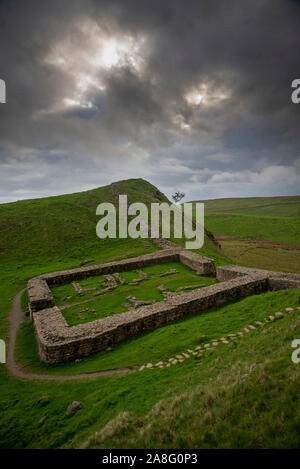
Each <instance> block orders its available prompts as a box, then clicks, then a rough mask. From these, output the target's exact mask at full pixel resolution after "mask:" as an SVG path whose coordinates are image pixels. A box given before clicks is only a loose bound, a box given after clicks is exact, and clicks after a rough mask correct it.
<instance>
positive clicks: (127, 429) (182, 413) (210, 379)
mask: <svg viewBox="0 0 300 469" xmlns="http://www.w3.org/2000/svg"><path fill="white" fill-rule="evenodd" d="M299 329H300V321H299V316H297V315H296V314H292V315H291V316H290V317H289V318H286V319H283V320H279V321H277V322H276V323H274V324H272V326H267V327H266V329H265V330H266V334H262V333H261V332H254V333H253V335H252V334H251V335H250V334H249V335H248V336H247V337H244V338H243V339H242V340H240V341H236V342H235V343H231V344H230V345H229V346H228V348H227V349H226V353H225V352H224V353H222V352H221V350H220V351H219V352H218V353H216V354H212V355H211V356H209V357H207V358H205V359H201V360H199V361H198V363H197V360H191V361H190V360H188V361H187V363H185V364H184V365H183V366H178V367H176V365H175V366H173V367H171V369H170V371H166V370H161V373H160V371H148V370H147V371H145V372H143V373H144V374H145V376H148V380H149V381H148V383H149V384H150V380H151V382H154V381H155V379H157V381H158V382H159V383H161V380H162V379H166V376H168V379H169V380H170V381H171V379H172V378H173V379H174V375H175V374H176V378H180V376H182V373H183V370H184V373H185V374H184V380H185V386H184V387H183V388H182V389H181V390H180V389H178V385H177V386H176V384H175V382H174V385H173V386H174V388H173V390H175V389H176V391H175V393H174V394H173V393H172V394H173V395H171V393H170V395H169V396H166V395H165V393H163V392H162V393H161V395H160V399H158V400H157V402H156V404H155V405H153V406H152V407H151V409H150V410H149V411H148V412H147V413H146V414H145V413H144V412H141V411H132V409H131V408H130V406H124V405H123V406H122V410H121V411H120V412H119V414H118V415H117V416H116V417H115V418H114V419H111V420H110V421H109V422H108V423H107V424H106V425H105V423H104V422H103V420H102V418H101V419H100V421H99V424H98V425H97V424H94V429H95V430H94V434H92V436H87V438H85V439H84V438H83V435H79V436H77V435H76V436H75V438H74V439H73V440H72V441H71V442H70V443H69V444H68V446H70V447H74V446H75V447H78V446H79V447H81V448H108V447H109V448H110V449H113V448H183V449H186V448H202V449H205V448H237V449H241V448H249V449H255V448H261V449H263V448H298V449H299V447H300V431H299V430H300V426H299V417H300V408H299V382H300V366H299V364H298V365H296V364H294V363H293V362H292V360H291V352H292V349H291V342H292V340H293V338H294V337H295V336H297V335H298V336H299ZM165 371H166V373H165ZM141 374H142V373H141ZM162 376H163V377H162ZM142 378H144V377H142ZM152 380H153V381H152ZM174 381H175V380H174ZM151 391H152V393H155V392H157V387H156V386H154V388H153V387H151ZM88 433H89V432H86V434H88Z"/></svg>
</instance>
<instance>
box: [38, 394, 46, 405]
mask: <svg viewBox="0 0 300 469" xmlns="http://www.w3.org/2000/svg"><path fill="white" fill-rule="evenodd" d="M48 402H49V397H48V396H41V397H39V398H38V400H37V403H38V404H42V405H46V404H48Z"/></svg>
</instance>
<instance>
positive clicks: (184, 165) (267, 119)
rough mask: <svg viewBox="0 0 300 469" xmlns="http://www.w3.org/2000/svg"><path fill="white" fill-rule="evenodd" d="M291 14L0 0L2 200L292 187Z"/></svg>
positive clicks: (282, 9) (235, 6) (294, 17)
mask: <svg viewBox="0 0 300 469" xmlns="http://www.w3.org/2000/svg"><path fill="white" fill-rule="evenodd" d="M299 16H300V7H299V2H297V1H292V0H290V1H289V0H272V1H271V0H254V1H247V2H240V1H238V0H235V1H231V0H229V1H226V2H225V1H223V0H222V1H216V0H210V1H209V2H207V1H199V0H197V1H188V2H183V1H182V0H180V1H179V0H177V1H176V0H172V1H168V0H164V1H163V2H162V1H157V0H152V1H151V2H149V1H146V0H136V1H133V0H132V1H130V0H126V1H124V0H122V1H121V0H118V1H115V0H97V1H92V0H87V1H81V0H71V1H68V2H61V1H58V0H54V1H51V2H50V1H44V2H38V1H37V0H28V1H26V2H22V1H17V0H11V1H10V0H7V1H4V2H0V64H1V70H0V76H1V78H3V79H5V81H6V85H7V104H5V105H1V107H0V119H1V126H0V164H1V173H0V178H1V189H0V201H1V200H12V199H15V198H22V197H27V196H35V195H39V194H41V195H43V194H48V193H60V192H69V191H75V190H81V189H84V188H89V187H96V186H98V185H101V184H104V183H108V182H110V181H113V180H117V179H121V178H125V177H126V178H127V177H145V178H148V179H150V180H151V181H152V182H153V183H155V184H159V185H160V186H161V189H162V190H165V191H167V192H170V191H172V190H173V189H174V188H177V187H179V186H180V188H181V189H183V190H185V191H186V192H187V193H188V196H190V197H191V198H197V197H199V198H205V197H206V196H207V197H218V196H219V197H222V196H223V197H226V196H232V195H234V196H236V195H260V194H262V195H272V194H277V193H278V191H280V192H281V193H282V194H292V193H297V192H299V190H298V183H299V179H298V176H297V175H298V174H299V158H300V133H299V122H300V119H299V118H300V116H299V113H300V105H299V106H297V105H294V104H292V103H291V82H292V80H293V79H294V78H299V74H300V70H299V60H298V58H299V53H298V48H299V39H300V32H299V27H298V25H299ZM103 47H105V48H106V49H101V48H103ZM99 50H100V52H101V51H102V52H101V54H102V55H101V54H100V55H99Z"/></svg>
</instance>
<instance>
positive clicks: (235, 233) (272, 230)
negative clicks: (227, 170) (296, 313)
mask: <svg viewBox="0 0 300 469" xmlns="http://www.w3.org/2000/svg"><path fill="white" fill-rule="evenodd" d="M202 202H204V206H205V226H206V228H207V229H208V230H210V231H212V232H213V233H214V235H215V237H216V239H217V240H218V242H220V243H221V246H222V250H223V252H224V254H226V256H228V257H229V258H230V259H232V260H233V261H234V262H235V263H238V264H243V265H247V266H249V267H261V268H267V269H273V270H283V271H288V272H289V271H295V272H299V270H300V262H299V257H300V196H294V197H249V198H232V199H214V200H204V201H202Z"/></svg>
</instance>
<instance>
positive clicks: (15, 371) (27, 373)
mask: <svg viewBox="0 0 300 469" xmlns="http://www.w3.org/2000/svg"><path fill="white" fill-rule="evenodd" d="M25 290H26V289H25V288H23V289H22V290H21V291H19V293H17V295H16V296H15V297H14V300H13V304H12V308H11V310H10V312H9V345H8V353H7V368H8V370H9V372H10V373H11V374H12V375H13V376H16V377H18V378H25V379H39V380H51V381H67V380H74V379H83V378H98V377H99V376H107V375H123V374H125V373H128V372H130V371H131V372H133V371H136V369H137V368H138V367H136V368H119V369H114V370H106V371H97V372H95V373H82V374H77V375H46V374H41V375H40V374H37V373H33V372H32V371H31V370H29V369H27V368H22V367H20V366H19V365H17V363H16V362H15V359H14V350H15V344H16V336H17V332H18V330H19V327H20V325H21V324H22V323H23V322H26V321H28V319H27V318H26V315H25V313H24V311H23V310H22V308H21V297H22V294H23V293H24V291H25Z"/></svg>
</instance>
